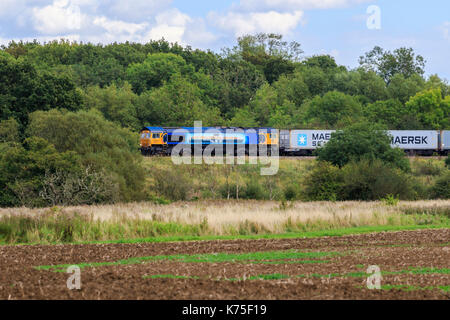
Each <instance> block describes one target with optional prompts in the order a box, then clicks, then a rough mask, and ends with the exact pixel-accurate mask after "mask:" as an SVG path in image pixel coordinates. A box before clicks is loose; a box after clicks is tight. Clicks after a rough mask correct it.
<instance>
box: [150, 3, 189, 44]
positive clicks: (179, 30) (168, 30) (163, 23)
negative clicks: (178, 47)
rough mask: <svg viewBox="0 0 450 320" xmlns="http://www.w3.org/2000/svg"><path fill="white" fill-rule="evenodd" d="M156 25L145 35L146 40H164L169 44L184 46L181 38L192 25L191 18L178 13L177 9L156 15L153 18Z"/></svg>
mask: <svg viewBox="0 0 450 320" xmlns="http://www.w3.org/2000/svg"><path fill="white" fill-rule="evenodd" d="M155 20H156V25H155V26H154V27H153V28H151V30H150V31H149V32H148V33H147V34H146V38H148V40H149V39H152V40H159V39H161V38H164V39H165V40H167V41H169V42H178V43H181V44H184V41H183V38H184V35H185V32H186V29H187V27H188V25H189V24H190V23H192V21H193V20H192V19H191V17H189V16H188V15H186V14H184V13H182V12H180V11H179V10H178V9H171V10H167V11H164V12H162V13H160V14H158V15H157V16H156V17H155Z"/></svg>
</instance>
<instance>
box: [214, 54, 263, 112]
mask: <svg viewBox="0 0 450 320" xmlns="http://www.w3.org/2000/svg"><path fill="white" fill-rule="evenodd" d="M219 67H220V68H219V70H218V71H217V73H215V74H214V75H213V77H212V78H213V80H214V83H215V84H216V86H217V90H216V95H215V99H216V100H217V101H218V103H219V105H220V111H221V112H222V114H224V115H227V114H229V113H230V112H233V110H234V109H235V108H242V107H244V106H246V105H248V104H249V102H250V100H251V99H252V97H253V96H254V95H255V92H256V91H257V90H258V89H259V88H260V87H261V86H262V85H263V84H264V82H265V79H264V74H263V73H262V72H261V71H260V70H258V68H257V67H256V66H254V65H253V64H251V63H250V62H247V61H244V60H241V59H235V58H233V57H228V58H225V59H223V60H221V61H220V64H219Z"/></svg>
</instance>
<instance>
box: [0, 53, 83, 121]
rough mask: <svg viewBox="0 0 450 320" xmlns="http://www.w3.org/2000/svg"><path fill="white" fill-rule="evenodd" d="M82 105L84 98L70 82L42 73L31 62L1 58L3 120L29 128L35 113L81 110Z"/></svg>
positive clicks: (0, 77)
mask: <svg viewBox="0 0 450 320" xmlns="http://www.w3.org/2000/svg"><path fill="white" fill-rule="evenodd" d="M80 105H81V95H80V93H79V91H78V90H76V87H75V84H74V83H73V82H72V81H71V80H70V79H67V78H60V77H55V76H53V75H51V74H49V73H44V74H39V73H38V72H37V71H36V68H35V67H34V66H33V65H31V64H29V63H28V62H24V61H16V60H15V59H14V58H11V56H8V55H7V54H5V53H3V54H1V55H0V119H2V120H6V119H9V118H11V117H13V118H15V119H16V120H17V121H19V123H20V124H22V125H25V124H26V123H27V119H28V114H29V113H31V112H33V111H36V110H49V109H52V108H66V109H69V110H77V109H79V108H80Z"/></svg>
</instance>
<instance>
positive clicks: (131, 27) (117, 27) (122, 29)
mask: <svg viewBox="0 0 450 320" xmlns="http://www.w3.org/2000/svg"><path fill="white" fill-rule="evenodd" d="M93 24H94V25H95V26H99V27H102V28H103V29H104V30H106V31H107V32H108V33H111V34H124V33H125V34H129V35H133V34H135V33H138V32H141V31H144V30H145V29H146V28H147V27H148V24H147V23H139V24H138V23H128V22H124V21H120V20H110V19H108V18H106V17H96V18H95V19H94V21H93Z"/></svg>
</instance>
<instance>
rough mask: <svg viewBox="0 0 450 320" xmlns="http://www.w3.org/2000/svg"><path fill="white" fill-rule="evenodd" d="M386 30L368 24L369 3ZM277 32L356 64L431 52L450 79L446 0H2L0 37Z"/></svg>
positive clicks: (215, 45) (205, 44)
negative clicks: (399, 52) (406, 50)
mask: <svg viewBox="0 0 450 320" xmlns="http://www.w3.org/2000/svg"><path fill="white" fill-rule="evenodd" d="M371 5H375V6H377V7H378V8H379V10H380V22H381V26H380V27H381V28H380V29H369V28H368V27H367V20H368V18H369V14H368V13H367V9H368V7H369V6H371ZM257 32H274V33H281V34H283V35H284V37H285V39H286V40H295V41H297V42H299V43H301V44H302V48H303V50H304V51H305V55H306V56H309V55H313V54H331V55H332V56H334V57H335V58H336V60H337V62H338V63H339V64H343V65H345V66H348V67H351V68H354V67H356V66H357V65H358V57H359V56H360V55H363V54H364V53H365V52H367V51H369V50H370V49H372V48H373V47H374V46H375V45H379V46H381V47H383V48H385V49H389V50H394V49H396V48H399V47H402V46H407V47H412V48H414V50H415V51H416V52H417V53H418V54H421V55H423V56H424V57H425V59H426V60H427V67H426V71H427V75H430V74H435V73H437V74H438V75H439V76H441V77H442V78H446V79H448V80H450V63H449V62H450V1H445V0H430V1H419V0H412V1H411V0H410V1H407V0H394V1H393V0H390V1H388V0H222V1H207V0H190V1H186V0H133V1H129V0H0V43H1V44H7V43H8V42H9V41H10V40H13V39H14V40H20V39H23V40H32V39H38V40H40V41H48V40H51V39H59V38H67V39H71V40H76V41H84V42H94V43H99V42H100V43H110V42H114V41H118V42H122V41H126V40H130V41H137V42H146V41H148V40H149V39H159V38H161V37H164V38H165V39H167V40H169V41H177V42H179V43H181V44H185V45H186V44H189V45H191V46H192V47H194V48H201V49H207V48H210V49H212V50H214V51H217V52H219V51H220V49H221V48H223V47H231V46H233V45H235V44H236V37H238V36H240V35H243V34H248V33H250V34H252V33H257Z"/></svg>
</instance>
